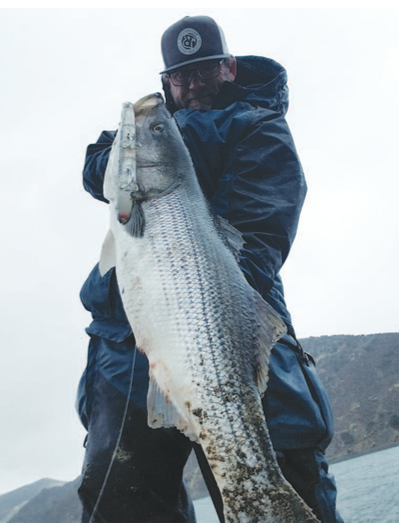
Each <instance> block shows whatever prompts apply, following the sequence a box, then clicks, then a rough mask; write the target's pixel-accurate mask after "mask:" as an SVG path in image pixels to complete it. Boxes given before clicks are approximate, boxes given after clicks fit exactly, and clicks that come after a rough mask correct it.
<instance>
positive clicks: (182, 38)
mask: <svg viewBox="0 0 399 523" xmlns="http://www.w3.org/2000/svg"><path fill="white" fill-rule="evenodd" d="M201 45H202V38H201V36H200V34H199V33H198V32H197V31H196V30H195V29H191V28H187V29H183V31H182V32H181V33H180V34H179V36H178V37H177V47H178V48H179V51H180V52H181V53H183V54H194V53H196V52H197V51H198V50H199V49H201Z"/></svg>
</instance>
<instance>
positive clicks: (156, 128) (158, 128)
mask: <svg viewBox="0 0 399 523" xmlns="http://www.w3.org/2000/svg"><path fill="white" fill-rule="evenodd" d="M163 130H164V126H163V125H162V124H161V123H158V124H156V125H154V126H153V128H152V131H153V132H154V133H161V132H162V131H163Z"/></svg>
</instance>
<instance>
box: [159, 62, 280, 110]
mask: <svg viewBox="0 0 399 523" xmlns="http://www.w3.org/2000/svg"><path fill="white" fill-rule="evenodd" d="M236 60H237V76H236V79H235V81H234V82H225V83H224V84H223V86H222V88H221V89H220V92H219V94H218V96H217V97H216V99H215V102H214V104H213V107H212V108H213V109H226V108H227V107H228V106H229V105H231V104H232V103H235V102H247V103H249V104H251V105H255V106H260V107H266V108H268V109H272V110H274V111H278V112H280V113H281V114H283V115H285V114H286V112H287V110H288V85H287V72H286V70H285V69H284V67H283V66H282V65H280V64H279V63H278V62H276V61H275V60H272V59H271V58H264V57H261V56H236ZM163 89H164V92H165V99H166V105H167V107H168V109H169V110H170V111H171V112H172V113H174V112H176V107H175V105H174V102H173V99H172V98H171V96H170V94H169V91H168V89H167V88H166V86H165V84H163Z"/></svg>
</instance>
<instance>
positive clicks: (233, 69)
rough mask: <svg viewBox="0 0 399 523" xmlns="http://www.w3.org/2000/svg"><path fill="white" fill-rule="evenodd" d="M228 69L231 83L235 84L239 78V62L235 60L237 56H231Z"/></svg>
mask: <svg viewBox="0 0 399 523" xmlns="http://www.w3.org/2000/svg"><path fill="white" fill-rule="evenodd" d="M227 67H228V69H229V76H230V81H231V82H234V80H235V78H236V76H237V60H236V59H235V56H233V55H232V54H231V55H230V58H229V61H228V63H227Z"/></svg>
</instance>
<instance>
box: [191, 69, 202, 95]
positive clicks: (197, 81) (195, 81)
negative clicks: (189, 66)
mask: <svg viewBox="0 0 399 523" xmlns="http://www.w3.org/2000/svg"><path fill="white" fill-rule="evenodd" d="M204 85H205V80H204V79H203V78H201V77H200V75H199V74H198V73H197V71H193V72H192V73H191V77H190V83H189V88H190V89H193V90H195V89H199V88H200V87H203V86H204Z"/></svg>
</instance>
